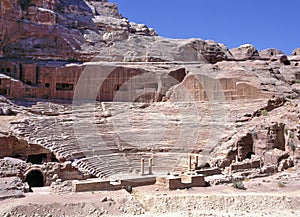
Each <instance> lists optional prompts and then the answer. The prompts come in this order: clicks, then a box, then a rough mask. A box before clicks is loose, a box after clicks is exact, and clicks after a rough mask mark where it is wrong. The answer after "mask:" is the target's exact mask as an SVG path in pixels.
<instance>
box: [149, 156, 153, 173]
mask: <svg viewBox="0 0 300 217" xmlns="http://www.w3.org/2000/svg"><path fill="white" fill-rule="evenodd" d="M152 174H153V173H152V158H149V175H152Z"/></svg>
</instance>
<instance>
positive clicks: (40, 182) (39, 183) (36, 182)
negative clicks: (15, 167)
mask: <svg viewBox="0 0 300 217" xmlns="http://www.w3.org/2000/svg"><path fill="white" fill-rule="evenodd" d="M25 181H26V182H27V183H28V185H29V186H30V187H43V186H44V175H43V173H42V172H41V171H39V170H32V171H30V172H29V173H28V174H27V175H26V177H25Z"/></svg>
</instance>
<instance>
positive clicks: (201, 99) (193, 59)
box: [0, 0, 300, 192]
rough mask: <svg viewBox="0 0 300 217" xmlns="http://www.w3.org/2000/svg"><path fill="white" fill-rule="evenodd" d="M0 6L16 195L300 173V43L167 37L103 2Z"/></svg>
mask: <svg viewBox="0 0 300 217" xmlns="http://www.w3.org/2000/svg"><path fill="white" fill-rule="evenodd" d="M0 11H1V14H0V24H1V27H2V31H1V33H0V40H1V43H0V45H1V46H0V94H1V95H2V97H1V100H0V102H1V111H0V115H1V117H0V118H2V120H3V123H1V125H0V128H1V131H0V133H1V134H0V135H1V137H0V158H1V161H0V163H1V165H3V166H1V171H0V177H1V179H6V178H11V177H13V178H14V179H13V181H12V182H14V183H17V184H16V185H18V189H19V190H20V191H21V192H24V191H27V190H30V187H37V186H44V185H51V186H52V188H53V189H54V191H59V187H60V186H64V187H66V189H68V190H70V189H72V190H74V191H87V190H109V189H110V190H113V189H119V188H126V187H128V186H139V185H148V184H154V183H157V184H159V185H163V186H166V187H167V188H169V189H177V188H189V187H193V186H207V185H208V184H220V183H226V182H232V181H233V180H236V179H241V177H242V178H245V177H248V178H255V177H261V176H266V175H270V174H273V173H275V172H280V171H283V170H285V169H287V168H289V167H293V166H294V165H297V163H298V161H299V137H300V136H299V105H298V102H297V99H298V98H299V93H300V87H299V85H298V83H299V71H300V70H299V62H300V53H299V51H298V50H299V49H296V50H295V51H294V52H293V53H292V55H290V56H286V55H285V54H284V53H283V52H281V51H279V50H276V49H267V50H263V51H258V50H257V49H256V48H255V47H254V46H252V45H248V44H247V45H242V46H240V47H239V48H235V49H231V50H229V49H228V48H226V46H225V45H223V44H220V43H217V42H214V41H211V40H202V39H186V40H175V39H166V38H163V37H159V36H157V33H156V32H155V30H153V29H152V28H149V27H147V26H146V25H144V24H136V23H133V22H130V21H128V19H127V18H124V17H122V15H121V14H119V12H118V8H117V5H116V4H114V3H110V2H107V1H100V0H91V1H85V0H80V1H76V2H71V1H66V0H44V1H35V0H30V1H17V0H12V1H7V0H5V1H1V10H0ZM72 100H73V101H72ZM72 103H73V104H72ZM128 117H130V123H128V119H127V118H128ZM162 120H163V121H162ZM126 121H127V122H126ZM91 122H92V123H91ZM148 122H151V123H152V125H149V124H147V123H148ZM158 136H159V137H158ZM145 138H147V139H145ZM142 159H143V161H142V162H144V163H141V160H142ZM147 163H148V164H147ZM141 164H142V166H141ZM143 165H144V166H143ZM145 167H146V168H148V173H147V172H145V171H147V169H146V170H145ZM4 168H5V169H4ZM90 178H96V179H92V180H90ZM16 180H17V181H16ZM72 180H77V181H74V182H72ZM24 183H28V184H29V186H26V185H25V184H24Z"/></svg>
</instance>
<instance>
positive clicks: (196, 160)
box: [195, 155, 199, 170]
mask: <svg viewBox="0 0 300 217" xmlns="http://www.w3.org/2000/svg"><path fill="white" fill-rule="evenodd" d="M198 164H199V157H198V155H197V156H196V159H195V170H197V169H198Z"/></svg>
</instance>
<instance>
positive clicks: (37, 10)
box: [0, 0, 230, 62]
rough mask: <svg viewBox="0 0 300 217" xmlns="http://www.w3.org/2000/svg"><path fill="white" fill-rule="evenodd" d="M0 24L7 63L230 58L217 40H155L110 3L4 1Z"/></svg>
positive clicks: (147, 30) (146, 28) (51, 0)
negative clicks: (23, 60) (14, 60)
mask: <svg viewBox="0 0 300 217" xmlns="http://www.w3.org/2000/svg"><path fill="white" fill-rule="evenodd" d="M1 24H2V30H1V31H2V32H1V35H0V36H1V54H2V56H3V57H9V58H33V59H44V60H45V59H46V60H47V59H55V60H78V61H85V60H90V59H93V58H94V57H95V56H97V59H98V60H101V61H120V62H122V61H157V60H159V61H196V60H201V58H204V59H206V60H208V61H211V62H216V61H219V60H223V59H227V58H229V57H230V54H229V53H228V51H227V49H226V47H224V46H220V45H219V44H217V43H215V42H213V41H203V40H197V39H194V40H166V39H163V38H160V37H154V36H156V32H155V31H154V30H153V29H151V28H148V27H147V26H146V25H144V24H136V23H133V22H129V21H128V20H127V19H126V18H123V17H122V16H121V15H120V14H119V13H118V8H117V5H116V4H114V3H109V2H106V1H96V0H95V1H84V0H76V1H68V0H46V1H43V3H41V2H40V1H35V0H30V1H27V0H22V1H17V0H13V1H3V2H2V3H1ZM112 53H113V54H114V55H113V56H112V55H111V54H112Z"/></svg>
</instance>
